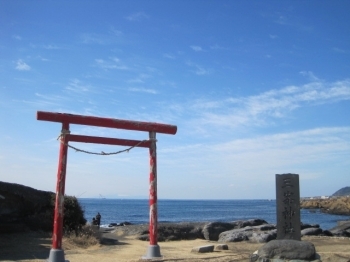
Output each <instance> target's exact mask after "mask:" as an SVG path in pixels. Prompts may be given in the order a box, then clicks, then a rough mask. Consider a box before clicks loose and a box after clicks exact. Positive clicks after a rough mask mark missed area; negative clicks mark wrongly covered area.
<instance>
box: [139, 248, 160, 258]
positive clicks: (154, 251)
mask: <svg viewBox="0 0 350 262" xmlns="http://www.w3.org/2000/svg"><path fill="white" fill-rule="evenodd" d="M160 257H162V255H161V254H160V247H159V246H158V245H149V246H148V249H147V254H146V255H145V256H143V257H142V259H152V258H160Z"/></svg>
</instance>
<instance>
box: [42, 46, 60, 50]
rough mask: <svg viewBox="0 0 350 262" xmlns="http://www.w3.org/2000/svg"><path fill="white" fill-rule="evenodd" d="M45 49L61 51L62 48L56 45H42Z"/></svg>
mask: <svg viewBox="0 0 350 262" xmlns="http://www.w3.org/2000/svg"><path fill="white" fill-rule="evenodd" d="M44 48H45V49H48V50H57V49H62V47H60V46H58V45H44Z"/></svg>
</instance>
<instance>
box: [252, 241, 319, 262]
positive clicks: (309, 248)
mask: <svg viewBox="0 0 350 262" xmlns="http://www.w3.org/2000/svg"><path fill="white" fill-rule="evenodd" d="M258 256H259V257H260V258H279V259H298V260H309V261H310V260H313V259H315V257H316V249H315V246H314V245H313V244H312V243H310V242H307V241H298V240H292V239H282V240H272V241H270V242H268V243H267V244H265V245H263V246H262V247H260V248H259V250H258Z"/></svg>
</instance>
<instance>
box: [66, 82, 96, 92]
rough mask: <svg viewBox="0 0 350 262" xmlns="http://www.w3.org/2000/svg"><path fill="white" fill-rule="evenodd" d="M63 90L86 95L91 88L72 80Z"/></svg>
mask: <svg viewBox="0 0 350 262" xmlns="http://www.w3.org/2000/svg"><path fill="white" fill-rule="evenodd" d="M65 89H66V90H68V91H72V92H75V93H86V92H89V91H91V86H89V85H84V84H83V83H82V82H81V81H80V80H79V79H73V80H71V81H70V82H69V84H68V85H67V86H66V88H65Z"/></svg>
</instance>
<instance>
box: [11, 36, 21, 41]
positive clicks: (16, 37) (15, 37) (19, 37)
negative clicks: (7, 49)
mask: <svg viewBox="0 0 350 262" xmlns="http://www.w3.org/2000/svg"><path fill="white" fill-rule="evenodd" d="M12 37H13V38H14V39H16V40H22V37H21V36H19V35H13V36H12Z"/></svg>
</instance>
